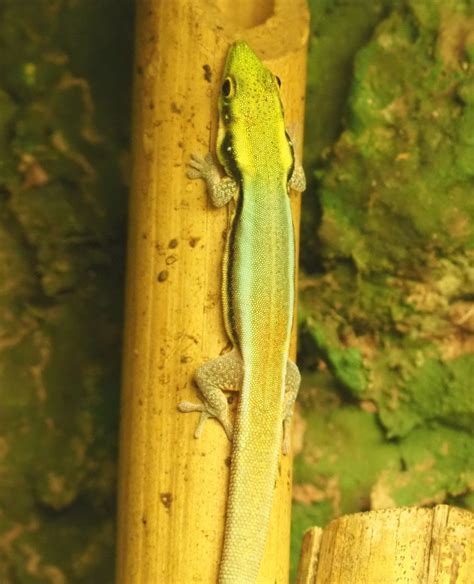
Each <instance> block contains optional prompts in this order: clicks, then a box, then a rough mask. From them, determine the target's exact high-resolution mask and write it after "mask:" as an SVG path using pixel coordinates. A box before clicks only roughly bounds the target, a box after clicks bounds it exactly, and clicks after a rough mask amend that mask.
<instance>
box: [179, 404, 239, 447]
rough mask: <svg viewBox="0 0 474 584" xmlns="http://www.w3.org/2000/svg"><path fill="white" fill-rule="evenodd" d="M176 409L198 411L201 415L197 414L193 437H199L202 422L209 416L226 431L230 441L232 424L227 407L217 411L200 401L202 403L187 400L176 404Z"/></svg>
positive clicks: (202, 425)
mask: <svg viewBox="0 0 474 584" xmlns="http://www.w3.org/2000/svg"><path fill="white" fill-rule="evenodd" d="M178 410H179V411H180V412H184V413H188V412H200V413H201V415H200V416H199V422H198V425H197V426H196V430H195V431H194V438H200V437H201V435H202V431H203V427H204V424H205V423H206V421H207V420H209V419H210V418H215V419H216V420H217V421H218V422H220V424H221V425H222V427H223V428H224V431H225V433H226V436H227V438H228V439H229V440H230V441H232V430H233V429H232V424H231V422H230V420H229V413H228V411H227V409H226V410H225V411H223V412H217V411H215V410H212V409H211V408H210V406H208V405H206V404H204V403H202V404H195V403H192V402H188V401H182V402H180V403H179V404H178Z"/></svg>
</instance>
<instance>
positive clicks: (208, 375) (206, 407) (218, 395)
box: [178, 349, 243, 440]
mask: <svg viewBox="0 0 474 584" xmlns="http://www.w3.org/2000/svg"><path fill="white" fill-rule="evenodd" d="M194 378H195V380H196V383H197V385H198V387H199V390H200V392H201V394H202V403H200V404H199V403H198V404H196V403H192V402H188V401H182V402H180V403H179V404H178V409H179V411H180V412H185V413H186V412H200V413H201V416H200V418H199V422H198V425H197V427H196V430H195V431H194V437H195V438H199V437H200V436H201V434H202V430H203V427H204V424H205V423H206V421H207V420H208V419H209V418H215V419H216V420H218V421H219V422H220V423H221V425H222V427H223V428H224V431H225V433H226V435H227V438H228V439H229V440H232V423H231V421H230V418H229V404H228V403H227V398H226V396H225V394H224V391H239V390H240V389H241V387H242V380H243V365H242V358H241V357H240V354H239V352H238V351H237V350H236V349H234V350H232V351H231V352H230V353H227V354H226V355H222V356H221V357H217V358H216V359H212V360H211V361H207V362H206V363H204V364H203V365H201V366H200V367H199V368H198V369H197V370H196V373H195V374H194Z"/></svg>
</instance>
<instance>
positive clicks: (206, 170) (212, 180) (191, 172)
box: [187, 152, 239, 207]
mask: <svg viewBox="0 0 474 584" xmlns="http://www.w3.org/2000/svg"><path fill="white" fill-rule="evenodd" d="M187 176H188V178H192V179H195V178H201V179H203V180H205V181H206V186H207V192H208V193H209V197H210V199H211V202H212V204H213V205H214V207H223V206H224V205H227V203H229V202H230V200H231V199H232V198H233V197H235V196H236V195H237V193H238V190H239V185H238V183H237V182H236V181H235V180H234V179H233V178H230V177H228V176H226V177H221V175H220V173H219V169H218V168H217V165H216V164H215V163H214V160H213V158H212V154H211V153H210V152H208V153H207V154H206V156H205V157H204V158H202V157H201V156H199V154H191V160H190V161H189V168H188V172H187Z"/></svg>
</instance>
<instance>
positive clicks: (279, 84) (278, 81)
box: [275, 75, 281, 87]
mask: <svg viewBox="0 0 474 584" xmlns="http://www.w3.org/2000/svg"><path fill="white" fill-rule="evenodd" d="M275 79H276V82H277V83H278V87H281V79H280V78H279V77H278V75H275Z"/></svg>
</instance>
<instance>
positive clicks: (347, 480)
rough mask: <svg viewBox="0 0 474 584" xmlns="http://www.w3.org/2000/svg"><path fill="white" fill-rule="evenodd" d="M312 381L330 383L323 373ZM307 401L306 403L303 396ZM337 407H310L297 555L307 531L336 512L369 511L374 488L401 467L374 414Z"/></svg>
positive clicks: (300, 464)
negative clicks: (379, 480) (391, 472)
mask: <svg viewBox="0 0 474 584" xmlns="http://www.w3.org/2000/svg"><path fill="white" fill-rule="evenodd" d="M308 381H309V380H308ZM312 382H313V383H316V384H317V386H321V385H324V383H325V381H324V378H322V377H321V376H318V377H315V378H313V379H312ZM306 383H307V381H306V382H305V386H304V387H303V388H302V390H301V392H302V393H303V394H304V392H305V390H306ZM326 391H327V390H326ZM302 400H303V403H304V395H303V396H302ZM320 400H321V398H320ZM321 403H322V402H321V401H320V404H321ZM335 406H336V404H334V402H333V404H332V405H329V407H327V406H326V407H325V408H324V409H321V408H320V407H318V408H316V407H315V408H312V409H309V408H305V422H306V424H307V430H306V433H305V442H304V447H303V451H302V452H301V454H299V455H298V456H296V457H295V463H294V481H295V484H296V486H295V497H296V500H297V501H298V504H297V505H296V509H295V516H294V520H293V546H294V548H293V549H292V557H296V558H298V556H299V544H300V543H301V536H302V533H303V532H304V530H305V529H307V528H308V527H310V526H311V525H318V526H324V525H325V524H326V523H327V522H328V521H329V520H330V519H331V518H332V517H334V516H338V515H341V514H344V513H352V512H355V511H359V510H361V509H368V508H369V507H370V496H371V488H372V485H373V484H374V482H375V481H376V480H377V479H378V477H379V475H381V474H382V473H384V472H388V471H389V470H395V469H397V468H399V464H400V453H399V450H398V448H397V446H396V445H394V444H390V443H387V442H386V440H385V438H384V433H383V431H382V429H381V427H380V425H379V424H378V422H377V418H376V416H375V415H374V414H373V413H369V412H366V411H362V410H360V409H358V408H355V407H341V408H337V407H335Z"/></svg>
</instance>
